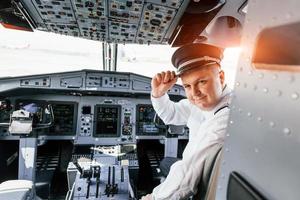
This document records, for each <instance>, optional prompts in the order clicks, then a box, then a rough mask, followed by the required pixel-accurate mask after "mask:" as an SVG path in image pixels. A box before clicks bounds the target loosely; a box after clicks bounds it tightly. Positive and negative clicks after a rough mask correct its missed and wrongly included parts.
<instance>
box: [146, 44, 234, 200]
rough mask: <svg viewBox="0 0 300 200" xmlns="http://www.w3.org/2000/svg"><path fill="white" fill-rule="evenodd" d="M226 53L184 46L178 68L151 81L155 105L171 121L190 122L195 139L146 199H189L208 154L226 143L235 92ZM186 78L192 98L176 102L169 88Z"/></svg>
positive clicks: (179, 51)
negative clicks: (227, 75)
mask: <svg viewBox="0 0 300 200" xmlns="http://www.w3.org/2000/svg"><path fill="white" fill-rule="evenodd" d="M222 56H223V51H222V50H221V49H220V48H218V47H215V46H211V45H207V44H200V43H194V44H189V45H185V46H183V47H180V48H179V49H177V50H176V51H175V53H174V54H173V56H172V63H173V65H174V66H175V68H177V74H175V72H174V71H172V72H171V71H166V72H161V73H158V74H156V75H155V76H154V77H153V79H152V82H151V85H152V92H151V100H152V104H153V107H154V109H155V111H156V112H157V114H158V115H159V116H160V118H161V119H162V120H163V121H164V122H165V124H174V125H187V126H188V127H189V130H190V132H189V133H190V135H189V142H188V144H187V146H186V148H185V150H184V152H183V156H182V160H180V161H177V162H175V163H174V164H173V165H172V166H171V168H170V172H169V174H168V176H167V177H166V179H165V181H164V182H163V183H161V184H160V185H158V186H157V187H156V188H154V190H153V192H152V194H148V195H146V196H144V197H143V198H142V200H173V199H176V200H177V199H186V198H188V197H189V196H191V195H193V194H195V193H196V192H197V185H198V183H199V180H200V178H201V172H202V170H203V164H204V161H205V158H206V156H207V152H208V150H209V149H210V148H212V147H213V146H214V145H219V144H223V142H224V137H225V131H226V127H227V120H228V116H229V109H228V104H229V100H230V90H229V88H227V87H226V84H225V82H224V80H225V75H224V71H222V70H221V67H220V62H221V59H222ZM178 77H180V78H181V80H182V84H183V86H184V88H185V92H186V96H187V99H183V100H181V101H179V102H177V103H175V102H173V101H171V100H170V99H169V96H168V94H167V91H168V90H169V89H170V88H172V87H173V85H174V84H175V83H176V81H177V78H178Z"/></svg>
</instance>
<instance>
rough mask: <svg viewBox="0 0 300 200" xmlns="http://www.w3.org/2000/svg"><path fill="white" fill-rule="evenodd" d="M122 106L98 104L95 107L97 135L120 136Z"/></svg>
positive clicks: (95, 133)
mask: <svg viewBox="0 0 300 200" xmlns="http://www.w3.org/2000/svg"><path fill="white" fill-rule="evenodd" d="M120 121H121V106H119V105H97V106H96V107H95V132H94V136H96V137H118V136H120Z"/></svg>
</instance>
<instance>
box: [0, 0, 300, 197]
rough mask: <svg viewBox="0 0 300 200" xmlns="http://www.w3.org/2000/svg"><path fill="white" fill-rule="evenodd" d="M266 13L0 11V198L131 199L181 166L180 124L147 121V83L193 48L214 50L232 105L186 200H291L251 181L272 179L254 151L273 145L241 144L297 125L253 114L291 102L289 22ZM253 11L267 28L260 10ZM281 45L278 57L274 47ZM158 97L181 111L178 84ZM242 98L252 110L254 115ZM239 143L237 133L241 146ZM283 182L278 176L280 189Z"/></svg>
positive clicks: (233, 3) (183, 138) (192, 1)
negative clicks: (220, 53) (221, 141)
mask: <svg viewBox="0 0 300 200" xmlns="http://www.w3.org/2000/svg"><path fill="white" fill-rule="evenodd" d="M289 2H292V0H291V1H289ZM248 4H249V6H248ZM270 4H272V3H271V0H270V1H269V0H267V1H265V3H264V2H259V3H258V2H257V1H253V2H251V3H250V2H248V1H247V0H226V1H225V0H200V1H199V0H168V1H166V0H147V1H146V0H32V1H27V0H11V1H4V2H1V3H0V24H1V25H0V35H1V36H3V39H1V42H2V40H3V44H0V54H1V55H2V56H1V59H0V66H1V69H0V73H1V75H0V152H1V153H0V154H1V156H0V199H66V200H75V199H77V200H82V199H103V200H106V199H118V200H123V199H132V200H134V199H141V198H142V197H143V196H144V195H146V194H150V193H151V192H152V190H153V188H155V187H156V186H157V185H159V184H160V183H161V182H163V181H164V180H165V178H166V175H167V174H168V170H169V169H170V165H169V164H168V163H167V164H166V166H167V167H166V166H164V164H163V163H164V162H175V161H177V160H180V159H182V153H183V151H184V149H185V147H186V145H187V144H188V142H189V137H190V130H189V128H188V127H187V126H186V125H173V124H165V123H164V122H163V120H162V119H161V118H160V117H159V116H158V114H157V113H156V112H155V109H154V107H153V105H152V103H151V80H152V77H153V75H154V74H155V73H157V72H160V71H162V70H173V68H172V66H171V55H172V53H173V52H174V51H175V50H176V49H177V48H180V47H182V46H184V45H187V44H191V43H204V44H210V45H215V46H218V47H219V48H220V49H222V50H224V55H225V56H224V60H223V63H222V66H224V71H225V72H226V80H227V81H228V82H227V84H228V86H230V87H234V89H235V91H236V93H235V94H236V95H233V97H232V98H233V103H232V105H233V106H231V105H230V107H231V111H230V112H231V113H230V119H229V122H228V133H227V134H226V136H225V145H224V147H219V146H218V147H217V148H216V149H213V151H214V152H213V154H212V155H211V157H209V158H207V160H206V164H205V170H204V172H203V174H202V176H203V178H202V179H201V180H200V183H201V185H202V189H199V192H200V193H197V194H193V195H191V196H190V197H189V199H195V200H196V199H201V200H202V199H206V200H209V199H229V200H235V199H247V200H248V199H249V200H255V199H272V197H274V196H272V194H276V195H277V196H279V197H284V196H285V197H286V196H289V195H290V197H291V198H290V199H294V198H293V197H296V196H297V195H300V194H299V192H298V190H296V189H295V188H294V187H292V186H291V190H290V191H291V192H290V193H289V192H288V191H289V190H284V191H283V192H282V193H280V190H279V189H278V188H280V184H277V183H276V184H275V183H274V187H270V188H268V187H267V185H268V184H267V182H266V180H268V179H266V178H263V176H262V174H268V175H270V173H271V172H270V170H268V169H267V168H266V167H265V165H266V163H269V164H270V163H277V160H276V159H275V158H274V159H273V157H272V156H270V154H267V153H266V152H271V150H270V151H269V149H272V150H273V151H272V152H276V151H277V150H276V148H275V146H276V145H273V144H278V143H277V142H273V143H272V144H270V143H268V144H266V145H265V146H263V145H262V144H261V142H259V141H258V140H255V139H253V138H252V139H249V138H251V136H249V135H251V134H253V137H254V136H255V138H260V141H265V138H269V135H270V132H271V131H272V130H275V129H276V128H277V127H278V130H279V129H280V131H281V132H283V135H284V136H285V137H286V138H287V137H292V136H294V135H293V134H294V132H295V131H294V132H293V130H294V129H296V128H295V127H296V126H297V124H295V123H292V124H291V125H290V124H289V123H288V122H286V123H284V124H281V123H282V119H281V120H278V118H276V117H274V115H271V114H266V113H267V112H264V111H266V110H267V109H268V106H266V104H265V102H271V103H270V105H271V107H273V109H274V110H273V111H274V112H276V113H285V114H287V113H286V112H285V111H286V110H281V109H282V108H278V109H277V110H276V109H275V107H276V105H278V103H280V102H282V99H280V98H284V95H285V92H286V91H287V90H289V92H288V95H287V97H286V99H287V100H286V101H292V102H291V103H290V104H289V105H293V106H294V107H296V108H297V105H296V103H297V102H296V101H297V99H298V97H299V91H297V90H298V89H297V87H296V86H295V83H297V81H295V80H296V78H297V76H298V74H295V72H296V73H297V72H299V69H298V67H299V61H298V60H299V59H298V55H297V53H295V52H298V46H297V44H299V40H297V38H298V35H299V34H298V32H299V28H297V27H298V26H297V24H299V17H300V16H299V14H296V12H294V11H291V10H294V9H293V8H292V7H294V8H295V9H296V8H297V6H291V5H285V6H286V9H285V7H284V8H282V9H283V10H284V12H283V13H285V14H284V15H283V16H278V13H282V12H281V11H280V9H279V7H281V6H278V5H277V4H276V6H275V5H274V7H275V8H276V9H275V10H273V11H271V10H269V9H268V8H269V7H270V6H271V5H270ZM295 4H296V3H295ZM260 5H262V7H263V8H265V9H266V12H268V13H270V14H269V15H268V17H264V13H263V12H262V11H259V9H261V8H260ZM297 5H299V4H298V3H297ZM271 7H272V6H271ZM277 8H278V9H277ZM258 17H261V19H258ZM27 40H28V41H30V42H28V43H27ZM24 41H25V42H24ZM86 44H88V45H86ZM285 45H286V46H287V47H289V48H286V49H284V48H278V46H285ZM236 47H237V48H236ZM232 48H235V49H232ZM230 49H231V50H232V51H231V54H230ZM265 49H266V50H267V51H265ZM293 52H294V53H293ZM240 53H241V54H240ZM141 55H142V56H141ZM226 55H229V56H226ZM279 55H282V59H278V58H279V57H280V56H279ZM228 57H230V58H229V59H228ZM31 61H34V62H31ZM237 63H239V64H238V66H236V65H237ZM20 66H22V67H20ZM235 75H237V76H235ZM276 81H278V82H279V81H281V82H284V83H283V84H284V85H286V82H285V81H287V82H288V84H289V85H290V87H289V89H287V88H280V87H281V86H278V88H275V87H277V85H276V83H277V82H276ZM275 82H276V83H275ZM274 85H276V86H274ZM274 88H275V89H274ZM167 94H168V96H169V98H170V100H172V101H174V102H179V101H180V100H182V99H186V98H187V96H186V93H185V89H184V87H183V86H182V83H181V82H180V81H178V82H177V83H176V84H175V85H174V86H173V87H172V88H171V89H169V90H168V92H167ZM270 95H271V96H270ZM252 96H255V97H256V98H257V99H259V101H258V100H257V105H254V104H253V99H252V98H251V97H252ZM249 99H251V102H250V101H249ZM276 99H277V100H276ZM273 101H274V102H275V103H273ZM289 105H288V107H290V106H289ZM279 110H280V112H279ZM273 111H272V112H273ZM293 121H294V120H289V122H293ZM264 123H265V124H264ZM247 124H248V125H249V126H248V125H247ZM250 126H251V127H250ZM241 130H242V131H241ZM296 130H298V129H296ZM240 132H243V133H244V132H247V134H248V137H249V138H248V140H247V141H245V138H247V137H246V136H245V135H242V134H238V133H240ZM259 133H264V135H263V134H261V135H259ZM268 134H269V135H268ZM276 134H277V132H276ZM274 137H275V136H274ZM276 137H277V136H276ZM276 137H275V138H276ZM278 137H279V136H278ZM295 137H296V136H295ZM286 138H285V139H286ZM277 139H278V138H277ZM277 139H276V141H279V139H278V140H277ZM298 139H299V138H298ZM298 139H296V138H294V140H293V142H296V141H298ZM274 140H275V139H274ZM281 140H282V138H281V139H280V141H281ZM270 142H271V141H270ZM291 143H292V142H291ZM293 145H294V146H293V147H295V148H296V146H297V145H296V144H295V143H293ZM277 146H280V145H277ZM267 147H268V148H269V149H268V150H267ZM282 152H283V153H282ZM294 152H297V151H294ZM260 153H261V154H260ZM289 153H290V154H292V153H291V152H290V151H289V150H287V149H281V151H280V155H283V154H284V155H288V154H289ZM223 154H224V155H223ZM262 155H264V156H262ZM222 156H223V157H222ZM260 156H261V157H260ZM283 157H284V158H287V157H288V156H283ZM234 158H238V159H237V160H240V161H241V163H237V161H236V159H234ZM245 158H247V159H248V158H249V160H251V162H250V161H248V160H247V159H245ZM228 161H229V162H228ZM215 163H216V164H215ZM254 163H258V165H259V166H260V167H261V168H260V170H261V171H257V170H255V169H257V168H256V167H255V166H256V165H254ZM298 164H299V163H297V164H295V165H293V166H296V165H297V166H300V165H298ZM249 166H250V168H249ZM276 166H279V165H276ZM291 168H292V169H293V167H291ZM292 169H291V170H287V172H281V171H280V172H278V171H277V172H276V173H279V174H281V173H282V174H285V175H286V177H290V178H291V179H292V177H293V176H292V175H291V174H290V173H292V172H293V170H292ZM294 171H295V170H294ZM269 172H270V173H269ZM270 176H271V175H270ZM282 177H284V176H281V178H282ZM283 179H284V178H283ZM276 180H277V179H276ZM299 180H300V179H297V180H296V179H293V180H292V182H293V183H299ZM274 182H276V181H274ZM278 182H279V181H278ZM201 185H200V186H201ZM293 185H297V184H293ZM200 186H199V187H200ZM235 191H238V192H235ZM211 192H212V193H214V195H216V196H213V197H211V196H210V194H209V193H211ZM239 195H241V196H239ZM276 195H275V196H276ZM266 197H267V198H266Z"/></svg>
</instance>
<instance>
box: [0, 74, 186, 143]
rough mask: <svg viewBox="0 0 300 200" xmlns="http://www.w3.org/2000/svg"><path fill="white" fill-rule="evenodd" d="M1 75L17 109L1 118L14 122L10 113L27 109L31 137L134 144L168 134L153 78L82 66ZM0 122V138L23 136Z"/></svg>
mask: <svg viewBox="0 0 300 200" xmlns="http://www.w3.org/2000/svg"><path fill="white" fill-rule="evenodd" d="M41 77H47V78H41ZM47 80H48V81H47ZM1 81H3V82H2V83H3V88H4V90H2V91H0V96H5V97H6V98H5V99H7V100H9V101H10V103H11V105H12V110H11V111H5V112H1V113H0V120H1V122H0V123H4V122H6V123H7V124H9V118H10V114H11V113H12V112H13V111H15V110H20V109H24V110H26V111H28V112H30V113H32V118H33V126H32V127H33V131H32V134H31V135H29V137H32V136H33V137H39V138H40V140H72V141H74V143H75V144H78V145H81V144H82V145H83V144H95V145H116V144H133V143H136V140H137V138H139V139H140V138H143V137H147V138H148V139H161V138H162V137H164V136H166V134H167V130H166V128H165V125H164V124H163V122H162V121H161V120H159V119H158V120H156V121H154V118H155V116H156V113H155V110H154V109H153V107H152V105H151V101H150V89H151V88H150V87H149V85H150V81H151V79H150V78H146V77H143V76H139V75H135V74H126V73H121V72H120V73H116V72H112V73H107V72H105V73H104V72H101V71H89V70H83V71H77V72H64V73H59V74H52V75H35V76H26V77H17V78H9V79H5V80H1V79H0V83H1ZM39 81H42V82H45V81H46V82H47V83H49V84H41V83H40V82H39ZM96 82H97V83H99V84H95V83H96ZM83 83H85V84H83ZM92 85H93V86H92ZM108 86H110V87H108ZM37 91H38V92H37ZM22 92H23V93H22ZM169 93H170V97H171V98H177V100H180V99H182V98H184V96H183V95H181V94H183V88H182V87H181V86H179V85H175V86H174V87H173V88H172V89H171V90H170V92H169ZM49 105H51V110H49ZM51 113H53V117H51ZM52 118H53V119H52ZM51 120H52V122H51ZM50 122H51V124H50V125H49V123H50ZM0 127H1V128H0V139H7V140H8V139H19V137H20V136H18V135H11V134H10V133H9V131H8V126H3V125H1V126H0Z"/></svg>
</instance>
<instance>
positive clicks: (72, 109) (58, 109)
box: [16, 100, 77, 135]
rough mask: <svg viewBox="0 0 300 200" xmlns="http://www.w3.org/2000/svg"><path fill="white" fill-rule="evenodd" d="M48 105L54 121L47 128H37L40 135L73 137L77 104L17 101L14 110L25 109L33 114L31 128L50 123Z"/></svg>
mask: <svg viewBox="0 0 300 200" xmlns="http://www.w3.org/2000/svg"><path fill="white" fill-rule="evenodd" d="M48 105H51V107H52V110H53V115H54V121H53V123H52V124H51V125H50V127H47V128H39V129H37V130H36V131H38V133H39V134H41V135H75V134H76V120H77V104H76V103H74V102H58V101H52V102H49V101H45V100H17V104H16V109H17V110H18V109H25V110H27V111H29V112H33V113H34V118H33V127H34V128H35V125H37V126H39V125H41V124H46V126H48V125H47V124H48V123H49V122H51V115H50V111H49V110H48Z"/></svg>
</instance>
